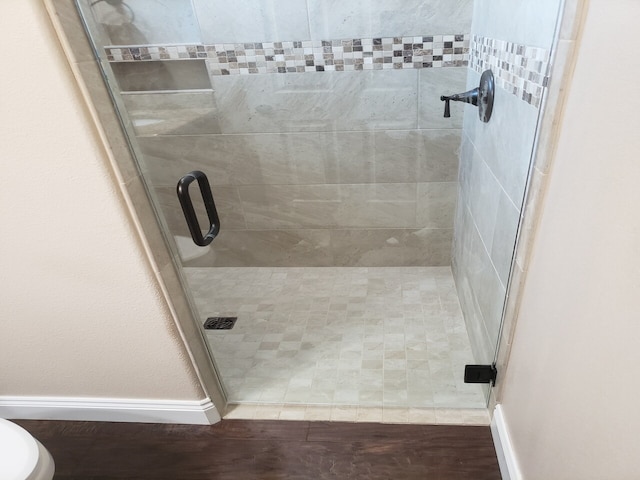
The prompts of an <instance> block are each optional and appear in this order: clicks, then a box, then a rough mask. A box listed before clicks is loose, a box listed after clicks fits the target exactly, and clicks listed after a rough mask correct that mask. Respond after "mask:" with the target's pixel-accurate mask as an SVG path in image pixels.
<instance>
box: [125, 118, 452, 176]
mask: <svg viewBox="0 0 640 480" xmlns="http://www.w3.org/2000/svg"><path fill="white" fill-rule="evenodd" d="M134 118H135V117H134ZM139 128H140V129H141V131H150V130H149V129H153V128H156V129H157V128H159V127H158V126H157V125H150V126H145V127H144V128H145V130H142V127H139ZM138 143H139V146H140V148H141V151H142V153H143V158H144V163H145V165H146V166H145V169H146V170H147V172H148V174H149V176H150V178H151V180H152V183H153V184H154V185H173V184H175V183H176V182H177V180H178V178H180V177H181V176H182V175H184V174H185V173H186V172H188V171H190V170H202V171H204V172H205V173H207V175H208V176H209V181H210V182H211V183H212V184H214V185H265V184H266V185H268V184H273V185H290V184H293V185H309V184H325V183H327V184H333V183H338V184H343V183H410V182H415V181H416V180H417V181H421V182H450V181H453V180H455V179H456V176H457V171H458V158H457V155H458V153H457V152H458V148H457V146H458V144H459V143H460V131H459V130H397V131H396V130H376V131H364V132H316V133H287V134H259V135H254V134H239V135H197V136H176V137H173V136H172V137H168V136H154V137H144V138H139V139H138Z"/></svg>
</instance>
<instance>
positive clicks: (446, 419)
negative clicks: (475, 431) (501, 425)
mask: <svg viewBox="0 0 640 480" xmlns="http://www.w3.org/2000/svg"><path fill="white" fill-rule="evenodd" d="M434 411H435V415H436V423H437V424H439V425H489V423H491V419H490V418H489V412H488V410H487V409H486V408H482V409H481V408H478V409H464V408H459V409H450V408H436V409H435V410H434Z"/></svg>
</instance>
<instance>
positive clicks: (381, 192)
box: [239, 183, 416, 229]
mask: <svg viewBox="0 0 640 480" xmlns="http://www.w3.org/2000/svg"><path fill="white" fill-rule="evenodd" d="M239 190H240V198H241V200H242V209H243V211H244V214H245V218H246V222H247V228H249V229H280V228H300V227H315V228H329V227H346V228H348V227H407V228H413V227H415V221H416V186H415V184H411V183H408V184H403V183H400V184H393V183H390V184H354V185H286V186H283V185H264V186H257V185H256V186H246V187H244V186H243V187H239Z"/></svg>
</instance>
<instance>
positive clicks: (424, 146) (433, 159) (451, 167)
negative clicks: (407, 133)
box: [417, 129, 461, 182]
mask: <svg viewBox="0 0 640 480" xmlns="http://www.w3.org/2000/svg"><path fill="white" fill-rule="evenodd" d="M417 135H418V141H419V142H420V145H419V148H418V151H419V152H420V153H419V157H418V173H417V181H418V182H454V181H456V180H457V178H458V157H459V155H460V142H461V130H459V129H447V130H418V131H417Z"/></svg>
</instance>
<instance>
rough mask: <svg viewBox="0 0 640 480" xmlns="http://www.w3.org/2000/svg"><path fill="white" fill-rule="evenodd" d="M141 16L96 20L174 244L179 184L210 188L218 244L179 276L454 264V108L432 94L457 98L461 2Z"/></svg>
mask: <svg viewBox="0 0 640 480" xmlns="http://www.w3.org/2000/svg"><path fill="white" fill-rule="evenodd" d="M145 2H146V3H149V5H146V3H145V5H146V7H147V8H145V11H141V12H138V10H137V9H136V10H135V12H134V11H132V10H131V9H130V8H129V7H127V8H125V9H123V10H122V11H121V12H119V13H118V12H116V11H115V10H117V9H114V8H113V7H110V6H109V5H107V4H106V2H102V3H104V4H105V5H102V4H100V9H101V11H100V12H96V11H94V15H95V18H96V21H97V22H98V23H101V24H103V29H102V31H103V37H104V38H103V41H104V44H105V45H107V49H106V51H105V59H107V60H109V61H110V62H111V63H112V64H113V65H114V66H116V71H115V74H116V76H117V80H118V83H119V86H120V88H121V90H122V92H123V95H122V96H123V100H124V103H125V105H126V109H127V112H128V115H129V118H130V120H131V122H132V124H133V127H134V130H135V133H136V136H137V143H138V145H139V148H140V150H141V152H142V154H143V155H142V156H143V158H142V163H143V168H144V169H145V170H147V172H146V173H147V174H148V178H150V179H151V182H152V184H153V186H154V187H155V190H156V193H157V196H158V198H159V200H160V203H161V205H162V209H163V213H164V215H165V217H166V219H167V223H168V225H169V227H170V229H171V231H172V233H173V234H174V235H175V236H177V237H179V238H180V237H188V236H189V234H188V231H187V228H186V225H185V222H184V219H183V217H182V213H181V211H180V207H179V204H178V203H177V200H176V198H175V193H174V190H175V184H176V182H177V180H178V178H180V177H181V176H182V175H184V174H185V173H187V172H189V171H191V170H193V169H200V170H203V171H204V172H206V173H207V175H208V176H209V179H210V181H211V183H212V187H213V193H214V196H215V198H216V203H217V206H218V210H219V213H220V217H221V224H222V231H221V233H220V235H219V237H218V238H217V239H216V241H215V245H212V247H213V248H209V249H201V250H198V251H197V252H196V253H195V254H193V255H191V254H185V255H184V258H183V260H184V261H185V264H186V265H187V266H198V267H207V266H332V265H338V266H405V265H422V266H439V265H449V264H450V256H451V253H450V252H451V241H452V233H453V218H454V209H455V203H456V188H457V185H456V178H457V170H458V152H459V146H460V140H461V127H462V120H461V119H462V111H463V107H462V106H460V105H452V117H451V118H448V119H444V118H442V113H443V105H442V102H440V100H439V96H440V95H441V94H445V93H454V92H458V91H462V90H464V87H465V81H466V76H467V69H466V68H463V67H461V65H466V63H467V58H468V44H469V36H468V32H469V29H470V23H471V10H472V4H471V0H456V1H451V0H447V1H443V0H431V1H427V2H425V1H418V0H411V1H403V2H399V1H397V0H384V1H382V2H375V3H374V2H368V1H366V2H357V3H355V4H348V5H347V4H345V3H344V2H333V1H326V0H323V1H319V0H318V1H316V0H309V1H304V0H287V1H286V2H285V3H284V4H283V3H282V2H274V1H272V0H257V1H253V2H243V4H242V5H239V4H238V3H237V2H234V3H233V4H231V3H230V2H228V1H226V0H216V1H208V2H204V1H201V0H195V1H194V2H193V5H194V6H195V13H193V12H189V13H188V14H184V15H183V16H182V17H180V15H182V14H180V15H178V14H177V11H176V12H170V14H168V15H167V17H166V18H163V19H158V18H157V15H158V13H157V12H156V13H150V10H153V8H152V5H151V3H153V1H152V0H145ZM187 3H189V2H186V3H185V5H182V7H181V8H180V11H182V10H183V9H184V10H188V8H187V7H188V5H187ZM109 8H112V10H111V11H109V10H108V9H109ZM133 8H137V4H135V6H134V7H133ZM156 10H157V9H156ZM118 15H120V17H121V18H120V19H118ZM193 18H197V19H198V20H197V21H194V20H193ZM160 20H161V21H160ZM198 21H199V22H200V24H199V25H198ZM127 22H128V23H127ZM154 23H155V24H158V23H161V24H163V25H165V24H166V25H167V26H166V32H167V34H166V37H162V35H161V34H158V33H157V31H154V33H153V34H151V33H149V32H151V31H152V30H154V29H153V28H151V25H152V24H154ZM185 32H186V33H185ZM180 34H184V38H186V40H181V39H180V38H182V37H180V38H178V37H179V36H180ZM146 35H147V36H148V37H145V36H146ZM145 38H149V40H145ZM345 39H347V40H345ZM278 42H280V43H278ZM289 43H290V44H291V45H289ZM240 44H242V49H241V50H240V47H239V45H240ZM245 44H246V45H245ZM256 44H258V45H256ZM271 44H273V50H274V51H273V52H271V51H269V47H271V46H272V45H271ZM172 45H182V46H172ZM189 45H191V46H189ZM230 45H231V47H233V48H232V49H231V50H229V48H230ZM252 47H253V48H252ZM259 47H262V48H259ZM278 47H280V48H278ZM287 48H290V51H287V50H286V49H287ZM314 48H316V49H317V48H322V49H323V50H322V54H321V53H320V52H319V51H314ZM295 49H298V50H300V51H294V50H295ZM349 50H350V51H349ZM230 52H233V53H230ZM376 52H377V53H376ZM242 53H244V55H242ZM294 54H295V55H300V58H297V57H295V55H294ZM107 55H108V57H107ZM261 55H262V56H264V60H263V59H262V57H261ZM279 56H280V57H279ZM223 57H224V60H226V63H224V64H222V63H221V59H223ZM242 57H244V58H242ZM254 57H255V58H254ZM174 58H175V60H174ZM178 59H179V60H178ZM376 59H377V60H376ZM233 60H235V61H233ZM179 62H187V63H190V67H189V68H190V73H189V74H184V72H183V71H181V69H180V68H176V66H177V65H178V63H179ZM260 62H264V64H262V63H260ZM270 62H275V63H270ZM300 62H302V63H300ZM340 62H342V63H340ZM232 64H233V65H232ZM140 65H145V66H142V67H141V66H140ZM320 67H322V68H320ZM331 67H334V68H331ZM339 67H342V68H339ZM445 67H446V68H445ZM261 69H262V70H261ZM274 69H275V70H274ZM144 70H153V71H154V74H153V75H154V78H156V80H155V85H150V86H149V87H147V88H145V87H141V86H140V80H141V79H142V78H143V77H144V75H145V74H144ZM225 70H226V71H225ZM332 70H333V71H332ZM203 72H204V73H203ZM271 72H280V73H287V74H286V75H281V74H278V73H271Z"/></svg>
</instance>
